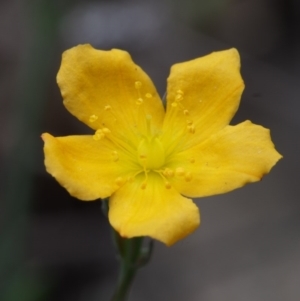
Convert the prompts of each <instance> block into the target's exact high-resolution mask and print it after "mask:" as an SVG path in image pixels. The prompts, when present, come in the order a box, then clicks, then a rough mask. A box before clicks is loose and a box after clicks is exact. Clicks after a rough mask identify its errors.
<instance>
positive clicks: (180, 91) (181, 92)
mask: <svg viewBox="0 0 300 301" xmlns="http://www.w3.org/2000/svg"><path fill="white" fill-rule="evenodd" d="M176 93H177V94H181V95H183V94H184V93H183V91H182V90H177V91H176Z"/></svg>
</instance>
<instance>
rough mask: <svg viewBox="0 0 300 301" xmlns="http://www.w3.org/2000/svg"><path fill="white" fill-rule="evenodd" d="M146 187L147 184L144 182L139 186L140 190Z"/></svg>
mask: <svg viewBox="0 0 300 301" xmlns="http://www.w3.org/2000/svg"><path fill="white" fill-rule="evenodd" d="M146 187H147V182H146V181H144V182H143V183H142V185H141V189H146Z"/></svg>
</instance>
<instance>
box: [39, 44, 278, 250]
mask: <svg viewBox="0 0 300 301" xmlns="http://www.w3.org/2000/svg"><path fill="white" fill-rule="evenodd" d="M239 69H240V60H239V54H238V52H237V50H235V49H230V50H227V51H220V52H214V53H212V54H210V55H207V56H205V57H202V58H197V59H195V60H192V61H188V62H184V63H180V64H176V65H174V66H173V67H172V69H171V73H170V76H169V78H168V89H167V109H166V111H165V110H164V107H163V104H162V101H161V99H160V97H159V95H158V94H157V91H156V89H155V87H154V85H153V83H152V81H151V80H150V78H149V77H148V76H147V74H146V73H145V72H143V70H142V69H141V68H140V67H139V66H137V65H135V64H134V62H133V61H132V60H131V57H130V55H129V54H128V53H127V52H125V51H121V50H117V49H113V50H111V51H101V50H96V49H94V48H92V47H91V46H90V45H80V46H77V47H74V48H72V49H70V50H68V51H66V52H65V53H64V54H63V59H62V64H61V68H60V70H59V72H58V76H57V82H58V85H59V87H60V90H61V94H62V97H63V99H64V105H65V107H66V108H67V110H69V112H70V113H71V114H73V115H74V116H76V117H77V118H78V119H79V120H81V121H82V122H84V123H85V124H86V125H88V126H89V127H90V128H92V129H93V130H94V131H95V132H94V134H93V135H85V136H67V137H53V136H51V135H50V134H47V133H45V134H43V135H42V138H43V140H44V142H45V146H44V152H45V165H46V168H47V171H48V172H49V173H50V174H51V175H52V176H54V177H55V178H56V179H57V181H58V182H59V183H60V184H61V185H62V186H63V187H65V188H66V189H67V190H68V192H69V193H70V194H71V195H73V196H74V197H76V198H78V199H80V200H86V201H89V200H95V199H98V198H107V197H110V199H109V221H110V223H111V225H112V226H113V227H114V228H115V229H116V230H117V231H118V232H119V233H120V235H121V236H123V237H128V238H130V237H135V236H150V237H153V238H155V239H158V240H160V241H162V242H164V243H165V244H167V245H172V244H173V243H175V242H176V241H178V240H179V239H181V238H183V237H185V236H187V235H188V234H190V233H191V232H193V231H194V230H195V229H196V228H197V227H198V225H199V223H200V217H199V210H198V208H197V206H196V205H195V204H194V203H193V202H192V200H191V199H189V198H187V197H203V196H209V195H213V194H219V193H225V192H228V191H230V190H233V189H236V188H239V187H241V186H243V185H245V184H246V183H249V182H255V181H259V180H260V179H261V178H262V176H263V175H264V174H266V173H268V172H269V171H270V169H271V168H272V166H273V165H274V164H275V163H276V162H277V161H278V160H279V159H280V158H281V155H280V154H279V153H278V152H277V151H276V150H275V149H274V145H273V143H272V141H271V139H270V135H269V130H267V129H265V128H263V127H261V126H259V125H254V124H252V123H251V122H250V121H245V122H243V123H240V124H238V125H235V126H230V125H228V124H229V122H230V120H231V119H232V117H233V115H234V114H235V112H236V110H237V109H238V106H239V101H240V97H241V94H242V91H243V89H244V84H243V80H242V78H241V76H240V72H239Z"/></svg>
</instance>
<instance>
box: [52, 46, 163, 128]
mask: <svg viewBox="0 0 300 301" xmlns="http://www.w3.org/2000/svg"><path fill="white" fill-rule="evenodd" d="M57 82H58V85H59V87H60V90H61V94H62V96H63V98H64V105H65V106H66V108H67V109H68V110H69V111H70V112H71V113H72V114H73V115H75V116H76V117H77V118H78V119H79V120H81V121H82V122H84V123H86V124H87V125H88V126H90V127H91V128H93V129H95V130H96V129H99V128H101V127H103V126H105V127H108V128H109V129H110V130H112V129H114V128H115V129H116V130H119V129H122V130H127V129H128V128H130V129H131V130H132V129H134V128H136V127H138V129H139V130H145V128H146V126H147V125H146V118H145V116H146V115H151V116H152V122H153V125H154V126H156V127H160V126H161V124H162V121H163V117H164V108H163V105H162V102H161V100H160V97H159V96H158V94H157V92H156V89H155V87H154V85H153V83H152V81H151V79H150V78H149V77H148V75H147V74H146V73H145V72H144V71H143V70H142V69H141V68H140V67H139V66H137V65H135V64H134V62H133V61H132V60H131V57H130V55H129V54H128V53H127V52H126V51H122V50H117V49H113V50H110V51H102V50H96V49H94V48H93V47H92V46H91V45H79V46H77V47H74V48H71V49H69V50H67V51H65V52H64V54H63V58H62V63H61V67H60V70H59V72H58V75H57Z"/></svg>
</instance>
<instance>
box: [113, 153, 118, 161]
mask: <svg viewBox="0 0 300 301" xmlns="http://www.w3.org/2000/svg"><path fill="white" fill-rule="evenodd" d="M112 159H113V161H114V162H118V161H119V153H118V152H117V151H112Z"/></svg>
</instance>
